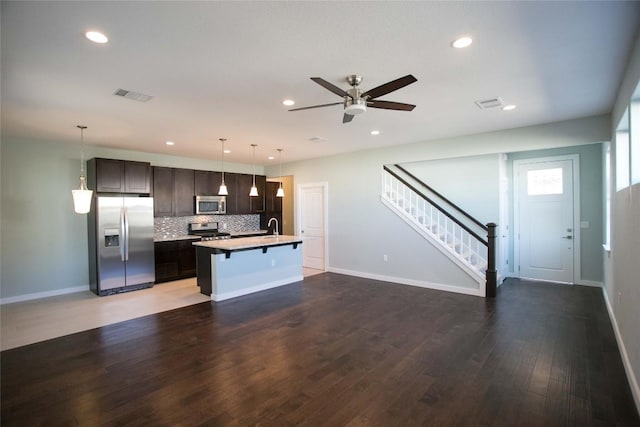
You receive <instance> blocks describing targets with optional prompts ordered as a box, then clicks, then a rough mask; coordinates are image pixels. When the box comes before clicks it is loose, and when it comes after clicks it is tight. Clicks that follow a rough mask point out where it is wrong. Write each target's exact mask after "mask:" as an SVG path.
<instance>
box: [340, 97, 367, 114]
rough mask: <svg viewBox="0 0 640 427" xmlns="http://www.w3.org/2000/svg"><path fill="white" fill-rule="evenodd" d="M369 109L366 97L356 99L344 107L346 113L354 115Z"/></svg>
mask: <svg viewBox="0 0 640 427" xmlns="http://www.w3.org/2000/svg"><path fill="white" fill-rule="evenodd" d="M366 111H367V104H366V102H365V100H364V99H362V98H360V99H356V100H355V101H353V102H352V103H350V104H349V105H347V106H346V107H344V113H345V114H350V115H352V116H357V115H358V114H362V113H364V112H366Z"/></svg>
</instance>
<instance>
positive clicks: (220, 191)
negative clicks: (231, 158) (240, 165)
mask: <svg viewBox="0 0 640 427" xmlns="http://www.w3.org/2000/svg"><path fill="white" fill-rule="evenodd" d="M226 140H227V139H226V138H220V142H222V157H221V159H222V182H221V183H220V189H218V196H228V195H229V192H228V191H227V185H226V184H225V183H224V142H225V141H226Z"/></svg>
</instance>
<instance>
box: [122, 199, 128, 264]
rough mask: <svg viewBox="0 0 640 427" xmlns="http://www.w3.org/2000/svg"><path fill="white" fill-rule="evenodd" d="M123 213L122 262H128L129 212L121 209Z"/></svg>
mask: <svg viewBox="0 0 640 427" xmlns="http://www.w3.org/2000/svg"><path fill="white" fill-rule="evenodd" d="M122 210H123V212H124V229H125V233H124V261H129V210H128V209H127V208H123V209H122Z"/></svg>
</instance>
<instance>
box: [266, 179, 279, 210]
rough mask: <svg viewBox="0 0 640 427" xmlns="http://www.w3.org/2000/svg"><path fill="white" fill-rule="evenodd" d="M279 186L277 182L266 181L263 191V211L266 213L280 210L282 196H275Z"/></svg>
mask: <svg viewBox="0 0 640 427" xmlns="http://www.w3.org/2000/svg"><path fill="white" fill-rule="evenodd" d="M278 188H280V183H279V182H272V181H267V184H266V189H265V192H264V211H265V212H266V213H278V212H282V197H276V193H277V192H278Z"/></svg>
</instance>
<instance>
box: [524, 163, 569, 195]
mask: <svg viewBox="0 0 640 427" xmlns="http://www.w3.org/2000/svg"><path fill="white" fill-rule="evenodd" d="M527 194H528V195H529V196H541V195H545V194H562V168H553V169H538V170H532V171H528V172H527Z"/></svg>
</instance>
